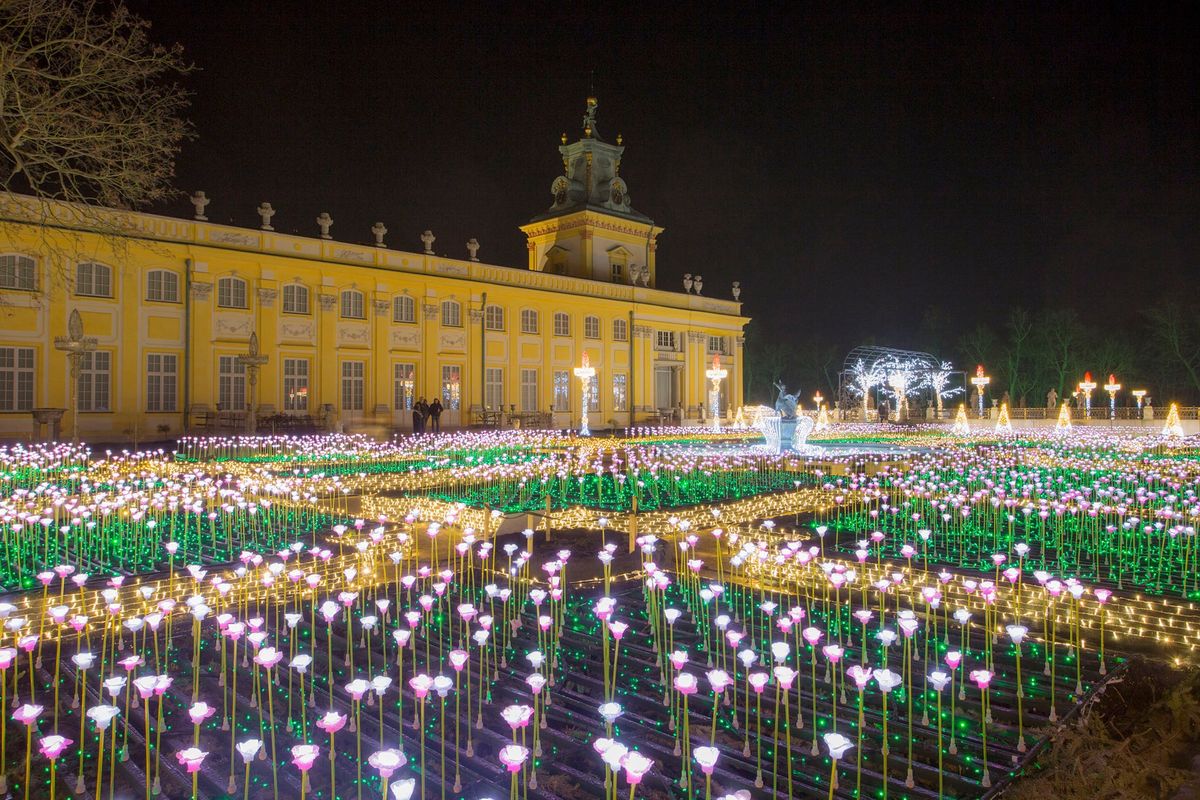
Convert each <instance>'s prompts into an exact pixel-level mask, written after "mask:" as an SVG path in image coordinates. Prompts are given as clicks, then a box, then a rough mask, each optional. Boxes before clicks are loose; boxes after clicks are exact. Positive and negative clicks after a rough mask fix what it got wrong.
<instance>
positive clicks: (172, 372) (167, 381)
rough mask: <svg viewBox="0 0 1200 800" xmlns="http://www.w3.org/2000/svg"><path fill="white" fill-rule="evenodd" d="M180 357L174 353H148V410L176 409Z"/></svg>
mask: <svg viewBox="0 0 1200 800" xmlns="http://www.w3.org/2000/svg"><path fill="white" fill-rule="evenodd" d="M178 363H179V362H178V357H177V356H176V355H174V354H173V353H148V354H147V355H146V410H147V411H160V412H161V411H175V402H176V400H175V398H176V397H177V396H178V392H177V387H178V385H179V384H178V381H179V369H178Z"/></svg>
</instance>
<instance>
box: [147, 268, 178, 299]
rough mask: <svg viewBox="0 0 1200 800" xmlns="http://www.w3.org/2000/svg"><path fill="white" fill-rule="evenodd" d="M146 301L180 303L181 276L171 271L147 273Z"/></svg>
mask: <svg viewBox="0 0 1200 800" xmlns="http://www.w3.org/2000/svg"><path fill="white" fill-rule="evenodd" d="M155 284H157V285H155ZM146 299H147V300H149V301H150V302H152V303H178V302H179V274H178V273H176V272H173V271H171V270H169V269H152V270H149V271H148V272H147V273H146Z"/></svg>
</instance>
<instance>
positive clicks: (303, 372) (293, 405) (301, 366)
mask: <svg viewBox="0 0 1200 800" xmlns="http://www.w3.org/2000/svg"><path fill="white" fill-rule="evenodd" d="M283 410H284V411H307V410H308V359H307V358H285V359H284V360H283Z"/></svg>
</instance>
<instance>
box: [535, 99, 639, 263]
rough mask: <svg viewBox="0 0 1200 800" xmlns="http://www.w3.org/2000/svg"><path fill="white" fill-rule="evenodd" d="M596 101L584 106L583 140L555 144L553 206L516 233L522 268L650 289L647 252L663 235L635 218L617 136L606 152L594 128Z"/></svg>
mask: <svg viewBox="0 0 1200 800" xmlns="http://www.w3.org/2000/svg"><path fill="white" fill-rule="evenodd" d="M597 107H598V103H597V101H596V98H594V97H589V98H588V99H587V110H586V112H585V113H584V116H583V136H582V137H581V138H580V139H579V140H578V141H576V142H572V143H571V144H568V143H567V135H566V134H565V133H564V134H563V136H562V145H561V146H560V147H559V148H558V152H559V153H561V154H562V165H563V174H561V175H559V176H558V177H557V178H555V179H554V181H553V182H552V183H551V184H550V194H551V195H552V197H553V204H552V205H551V206H550V208H549V210H547V211H546V212H545V213H543V214H539V215H538V216H536V217H534V218H533V219H531V220H530V221H529V222H528V224H526V225H522V226H521V230H522V231H523V232H524V233H525V235H526V236H527V237H528V238H529V241H528V243H527V246H528V248H529V268H530V269H531V270H535V271H538V272H549V273H553V274H558V275H568V276H571V277H574V278H586V279H588V280H596V281H606V282H609V283H624V284H636V285H638V286H654V251H655V248H656V247H657V237H658V234H660V233H662V231H663V229H662V228H660V227H658V226H656V225H655V224H654V222H653V220H651V219H650V218H649V217H647V216H646V215H645V214H642V213H641V212H639V211H636V210H635V209H634V208H633V206H632V205H630V200H629V187H628V186H627V185H626V184H625V179H624V178H622V177H621V175H620V170H621V156H622V154H623V153H624V152H625V148H624V147H623V146H622V141H621V136H620V135H618V136H617V143H616V144H610V143H608V142H606V141H604V140H603V139H602V138H600V132H599V131H598V130H597V128H596V110H597Z"/></svg>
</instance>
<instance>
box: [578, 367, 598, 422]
mask: <svg viewBox="0 0 1200 800" xmlns="http://www.w3.org/2000/svg"><path fill="white" fill-rule="evenodd" d="M595 375H596V368H595V367H593V366H592V365H591V363H590V362H589V361H588V354H587V351H586V350H585V351H584V353H583V359H582V361H581V363H580V365H579V366H578V367H576V368H575V377H576V378H579V386H580V391H579V398H580V406H581V407H580V410H579V435H580V436H591V435H592V431H591V429H590V428H588V407H589V405H590V404H591V399H592V378H593V377H595Z"/></svg>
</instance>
